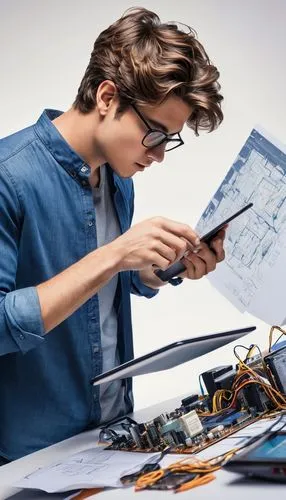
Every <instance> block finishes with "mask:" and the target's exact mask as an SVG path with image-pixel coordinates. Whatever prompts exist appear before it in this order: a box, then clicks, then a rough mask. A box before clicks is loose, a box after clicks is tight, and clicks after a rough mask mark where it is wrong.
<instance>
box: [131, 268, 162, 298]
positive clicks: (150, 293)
mask: <svg viewBox="0 0 286 500" xmlns="http://www.w3.org/2000/svg"><path fill="white" fill-rule="evenodd" d="M158 292H159V290H155V289H154V288H150V287H149V286H147V285H145V284H144V283H143V281H142V280H141V278H140V274H139V272H138V271H132V272H131V293H133V294H134V295H141V296H143V297H146V298H147V299H151V298H152V297H155V295H157V293H158Z"/></svg>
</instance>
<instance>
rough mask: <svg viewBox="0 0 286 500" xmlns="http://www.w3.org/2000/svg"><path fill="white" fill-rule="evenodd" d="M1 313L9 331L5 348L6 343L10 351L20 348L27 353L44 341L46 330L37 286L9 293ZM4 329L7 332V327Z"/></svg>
mask: <svg viewBox="0 0 286 500" xmlns="http://www.w3.org/2000/svg"><path fill="white" fill-rule="evenodd" d="M2 307H3V311H2ZM0 314H1V316H2V317H3V319H4V321H5V325H6V332H7V339H5V336H4V338H3V346H2V347H3V348H5V345H6V349H7V348H8V349H9V351H10V352H11V350H13V351H17V350H20V351H21V352H22V353H25V352H27V351H29V350H30V349H33V348H34V347H36V346H37V345H38V344H40V343H42V342H43V341H44V339H43V335H44V333H45V332H44V326H43V321H42V316H41V309H40V303H39V298H38V293H37V290H36V288H35V287H29V288H23V289H21V290H15V291H14V292H10V293H7V295H6V297H5V299H4V300H3V301H2V304H1V313H0ZM2 331H4V332H5V329H2ZM11 348H12V349H11ZM9 351H8V352H9ZM2 354H5V352H3V353H2Z"/></svg>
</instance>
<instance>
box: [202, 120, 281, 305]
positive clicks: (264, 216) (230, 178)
mask: <svg viewBox="0 0 286 500" xmlns="http://www.w3.org/2000/svg"><path fill="white" fill-rule="evenodd" d="M249 202H252V203H253V207H252V208H251V209H250V210H248V211H246V212H245V214H243V215H241V216H240V217H238V218H237V219H235V220H234V221H232V222H231V223H230V225H229V227H228V229H227V237H226V241H225V250H226V259H225V261H224V263H222V264H220V266H218V268H217V270H216V272H215V273H213V274H212V275H210V280H211V282H212V283H213V284H214V285H215V286H216V287H217V288H218V289H220V291H221V292H222V293H223V294H224V295H226V296H227V298H228V299H230V300H231V301H232V302H233V303H234V304H235V305H236V306H237V307H238V308H239V309H241V310H246V309H247V308H248V307H249V306H250V305H251V302H252V300H253V298H254V297H255V296H256V294H257V292H258V291H259V290H260V289H261V287H263V286H264V285H265V284H266V282H267V277H268V275H269V273H271V272H273V268H274V267H275V265H276V263H277V260H278V259H279V257H280V255H281V252H283V253H284V252H285V251H286V234H285V233H286V153H285V148H284V147H283V146H282V147H280V146H277V145H275V144H273V142H271V141H270V140H269V139H267V138H266V137H264V135H262V133H260V132H259V131H258V130H255V129H253V130H252V132H251V134H250V136H249V137H248V139H247V141H246V143H245V144H244V146H243V147H242V149H241V151H240V153H239V155H238V156H237V158H236V160H235V161H234V163H233V165H232V166H231V168H230V170H229V171H228V173H227V175H226V177H225V179H224V180H223V182H222V184H221V186H220V187H219V189H218V190H217V192H216V193H215V195H214V197H213V199H212V200H211V202H210V203H209V205H208V207H207V208H206V210H205V211H204V213H203V215H202V217H201V219H200V221H199V223H198V225H197V228H196V229H197V231H198V232H199V234H201V235H202V234H204V233H206V232H207V231H209V230H210V229H212V228H213V227H214V226H216V225H217V224H219V223H220V222H222V221H223V220H224V219H226V218H227V217H229V216H230V215H232V214H233V213H234V212H236V211H237V210H239V209H240V208H242V207H243V206H244V205H246V204H247V203H249ZM285 302H286V301H285ZM285 312H286V303H285Z"/></svg>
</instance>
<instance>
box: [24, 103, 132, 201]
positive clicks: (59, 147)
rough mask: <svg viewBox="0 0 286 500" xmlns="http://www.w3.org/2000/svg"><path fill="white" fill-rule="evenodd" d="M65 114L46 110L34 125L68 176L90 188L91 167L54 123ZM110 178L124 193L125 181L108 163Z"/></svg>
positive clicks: (40, 137) (116, 187) (54, 110)
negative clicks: (53, 121)
mask: <svg viewBox="0 0 286 500" xmlns="http://www.w3.org/2000/svg"><path fill="white" fill-rule="evenodd" d="M62 113H63V112H62V111H58V110H56V109H45V110H44V111H43V113H42V114H41V116H40V118H39V119H38V121H37V122H36V123H35V125H34V129H35V132H36V134H37V136H38V137H39V139H40V140H41V141H42V143H43V144H44V145H45V146H46V148H47V149H48V150H49V152H50V153H51V155H52V156H53V157H54V158H55V160H56V161H57V162H58V163H59V164H60V165H61V166H62V167H63V168H64V169H65V170H66V171H67V172H68V174H69V175H70V176H71V177H73V178H74V179H75V180H77V181H78V182H79V183H80V184H81V185H82V186H84V187H90V184H89V181H88V178H89V175H90V167H89V165H87V163H85V161H84V160H83V158H81V156H80V155H79V154H78V153H76V151H75V150H74V149H72V147H71V146H70V145H69V144H68V143H67V141H66V140H65V139H64V138H63V136H62V135H61V134H60V133H59V131H58V129H57V128H56V127H55V126H54V124H53V123H52V120H54V119H55V118H57V117H58V116H60V115H61V114H62ZM106 166H107V171H108V174H109V176H110V177H111V178H112V181H113V186H114V188H115V190H116V189H119V190H121V191H123V192H124V181H123V179H121V177H120V176H119V175H117V174H116V173H115V172H113V170H112V168H111V167H110V165H108V163H107V164H106Z"/></svg>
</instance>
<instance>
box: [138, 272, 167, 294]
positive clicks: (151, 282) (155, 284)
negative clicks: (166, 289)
mask: <svg viewBox="0 0 286 500" xmlns="http://www.w3.org/2000/svg"><path fill="white" fill-rule="evenodd" d="M139 275H140V278H141V280H142V282H143V283H144V285H146V286H149V287H150V288H154V289H155V290H156V289H158V288H161V287H162V286H164V285H166V284H167V282H165V281H162V280H160V278H158V276H156V274H155V273H154V270H153V268H152V267H148V268H145V269H142V270H141V271H140V272H139Z"/></svg>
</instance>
